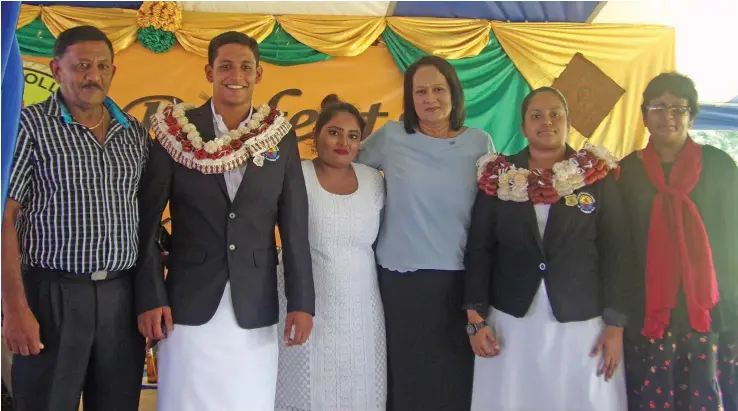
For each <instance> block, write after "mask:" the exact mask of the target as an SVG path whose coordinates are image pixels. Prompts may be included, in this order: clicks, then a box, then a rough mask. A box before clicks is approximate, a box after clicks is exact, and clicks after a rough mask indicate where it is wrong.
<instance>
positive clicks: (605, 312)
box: [465, 147, 629, 325]
mask: <svg viewBox="0 0 738 411" xmlns="http://www.w3.org/2000/svg"><path fill="white" fill-rule="evenodd" d="M573 152H574V151H573V150H572V149H571V148H569V147H567V155H569V154H571V153H573ZM528 159H529V151H528V149H527V148H526V149H524V150H523V151H521V152H520V153H518V154H515V155H513V156H510V157H509V158H508V161H510V162H511V163H513V164H515V165H516V166H517V167H524V168H528ZM574 194H575V195H577V196H578V198H579V199H580V200H581V202H579V201H578V202H576V204H574V205H567V204H566V201H565V199H561V200H560V201H559V202H557V203H556V204H553V205H552V206H551V209H550V211H549V217H548V222H547V225H546V231H545V235H544V237H543V239H541V236H540V233H539V230H538V223H537V221H536V215H535V210H534V206H533V204H532V203H531V202H525V203H516V202H513V201H503V200H500V199H499V198H497V197H492V196H488V195H486V194H485V193H484V192H483V191H481V190H480V191H479V193H478V194H477V200H476V203H475V204H474V209H473V213H472V221H471V227H470V230H469V241H468V244H467V250H466V259H465V264H466V282H465V302H466V303H467V307H475V308H477V310H478V311H484V308H485V307H486V306H489V305H492V306H493V307H494V308H496V309H498V310H500V311H502V312H505V313H507V314H510V315H513V316H515V317H519V318H520V317H523V316H525V314H526V313H527V312H528V309H529V308H530V305H531V304H532V302H533V298H534V297H535V294H536V291H537V290H538V287H539V284H540V281H541V280H542V279H543V280H544V281H545V284H546V291H547V293H548V298H549V301H550V303H551V308H552V309H553V314H554V316H555V317H556V319H557V320H558V321H559V322H562V323H563V322H571V321H585V320H589V319H592V318H595V317H598V316H603V317H604V319H605V321H606V322H607V323H608V324H610V325H624V322H625V316H624V315H623V313H624V312H625V305H626V302H625V300H626V298H627V295H628V290H627V289H626V287H627V286H628V284H629V282H628V281H627V276H626V275H625V274H626V273H627V272H628V271H629V269H628V266H629V263H628V261H627V259H626V257H628V254H627V253H626V252H625V250H626V248H625V247H624V243H625V242H626V241H627V239H628V236H627V231H626V230H625V229H624V225H623V224H622V221H623V219H624V216H623V207H622V200H621V198H620V194H619V192H618V189H617V184H616V183H615V180H614V178H613V177H612V175H609V176H608V177H607V178H605V179H604V180H601V181H598V182H596V183H595V184H593V185H590V186H585V187H583V188H581V189H579V190H577V191H576V192H575V193H574ZM587 196H589V198H591V199H593V200H594V208H593V209H590V208H588V207H587V202H586V199H587Z"/></svg>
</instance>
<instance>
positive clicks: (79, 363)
mask: <svg viewBox="0 0 738 411" xmlns="http://www.w3.org/2000/svg"><path fill="white" fill-rule="evenodd" d="M23 283H24V285H25V288H26V298H27V299H28V304H29V305H30V307H31V311H33V314H34V315H35V316H36V319H37V321H38V323H39V326H40V330H41V343H42V344H43V345H44V349H43V350H42V351H41V353H40V354H39V355H35V356H34V355H32V356H21V355H15V356H14V357H13V367H12V371H11V374H12V381H13V396H14V398H15V404H16V408H17V410H18V411H77V410H78V408H79V402H80V395H81V394H83V395H84V400H83V403H84V410H85V411H137V410H138V403H139V398H140V395H141V379H142V377H143V364H144V357H145V350H144V348H145V341H144V338H143V336H141V334H140V333H139V332H138V329H137V326H136V316H135V312H134V308H133V285H132V278H131V276H130V275H123V276H121V277H118V278H115V279H111V280H104V281H91V280H85V279H72V278H66V277H62V276H61V275H58V274H54V273H49V272H45V271H41V270H37V269H33V268H31V269H29V270H26V271H24V273H23Z"/></svg>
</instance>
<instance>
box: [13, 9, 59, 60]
mask: <svg viewBox="0 0 738 411" xmlns="http://www.w3.org/2000/svg"><path fill="white" fill-rule="evenodd" d="M15 35H16V37H17V39H18V46H19V47H20V52H21V54H25V55H27V56H37V57H51V56H52V55H53V54H54V42H55V41H56V39H55V38H54V35H53V34H51V32H50V31H49V29H47V28H46V25H44V22H43V21H41V17H38V18H36V20H34V21H32V22H31V23H29V24H28V25H26V26H23V27H22V28H21V29H20V30H16V32H15Z"/></svg>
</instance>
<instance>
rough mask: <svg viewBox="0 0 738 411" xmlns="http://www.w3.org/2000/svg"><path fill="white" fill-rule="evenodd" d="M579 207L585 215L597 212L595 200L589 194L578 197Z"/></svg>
mask: <svg viewBox="0 0 738 411" xmlns="http://www.w3.org/2000/svg"><path fill="white" fill-rule="evenodd" d="M577 203H578V204H577V206H578V207H579V210H581V211H582V212H583V213H584V214H590V213H592V212H593V211H594V210H595V203H596V201H595V198H594V197H592V194H589V193H584V192H582V193H579V194H578V195H577Z"/></svg>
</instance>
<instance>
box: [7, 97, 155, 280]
mask: <svg viewBox="0 0 738 411" xmlns="http://www.w3.org/2000/svg"><path fill="white" fill-rule="evenodd" d="M105 107H106V108H107V109H108V111H109V112H110V114H111V117H112V121H111V123H110V127H109V130H108V132H107V135H106V137H105V143H104V145H100V143H99V142H98V141H97V137H95V135H93V134H92V132H91V131H90V130H89V129H88V128H87V127H85V126H83V125H81V124H79V123H77V122H76V121H74V119H73V118H72V116H71V115H70V114H69V111H68V110H67V108H66V107H65V105H64V102H63V99H62V97H61V93H60V92H59V91H56V92H55V93H54V94H53V95H52V96H51V97H49V98H48V99H47V100H46V101H44V102H42V103H39V104H34V105H32V106H29V107H26V108H24V109H23V110H22V111H21V116H20V127H19V130H18V141H17V143H16V144H17V145H16V149H15V156H14V159H13V168H12V171H11V174H10V183H9V191H8V197H9V198H11V199H13V200H15V201H17V202H19V203H21V205H22V206H23V207H22V210H21V213H20V216H19V218H18V222H17V229H18V238H19V243H20V249H21V262H22V264H24V265H29V266H32V267H42V268H48V269H53V270H61V271H67V272H72V273H92V272H95V271H118V270H126V269H128V268H131V267H132V266H133V265H134V263H135V261H136V257H137V256H138V250H137V249H138V186H139V180H140V179H141V176H142V174H143V169H144V167H145V165H146V159H147V157H148V147H149V144H150V138H149V134H148V132H147V131H146V129H144V127H143V126H142V125H141V123H139V122H138V121H137V120H136V119H135V118H134V117H132V116H130V115H128V114H126V113H123V111H121V109H120V108H118V106H117V105H116V104H115V103H114V102H113V100H111V99H110V98H106V99H105Z"/></svg>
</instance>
